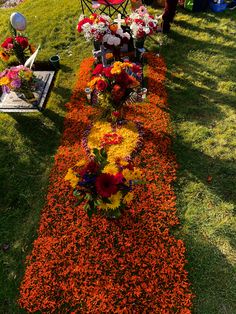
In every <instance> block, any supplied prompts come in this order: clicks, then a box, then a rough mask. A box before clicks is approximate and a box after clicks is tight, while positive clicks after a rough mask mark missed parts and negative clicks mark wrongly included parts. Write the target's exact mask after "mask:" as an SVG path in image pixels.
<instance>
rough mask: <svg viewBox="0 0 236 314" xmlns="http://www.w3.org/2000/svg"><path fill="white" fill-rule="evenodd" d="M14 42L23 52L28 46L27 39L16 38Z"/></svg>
mask: <svg viewBox="0 0 236 314" xmlns="http://www.w3.org/2000/svg"><path fill="white" fill-rule="evenodd" d="M16 41H17V42H18V43H19V44H20V46H21V48H22V49H23V50H24V49H26V48H27V47H28V46H29V42H28V38H27V37H22V36H17V37H16Z"/></svg>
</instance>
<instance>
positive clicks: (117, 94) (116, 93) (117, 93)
mask: <svg viewBox="0 0 236 314" xmlns="http://www.w3.org/2000/svg"><path fill="white" fill-rule="evenodd" d="M111 94H112V98H113V101H114V102H116V103H117V102H119V101H120V100H121V98H122V97H123V96H124V95H125V90H124V89H123V88H121V86H120V85H118V84H115V85H114V86H113V89H112V91H111Z"/></svg>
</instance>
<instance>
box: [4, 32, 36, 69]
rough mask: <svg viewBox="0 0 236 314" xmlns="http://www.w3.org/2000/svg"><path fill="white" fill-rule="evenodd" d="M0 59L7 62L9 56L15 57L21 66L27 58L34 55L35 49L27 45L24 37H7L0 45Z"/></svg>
mask: <svg viewBox="0 0 236 314" xmlns="http://www.w3.org/2000/svg"><path fill="white" fill-rule="evenodd" d="M1 48H2V51H0V59H2V61H4V62H7V61H8V60H9V58H10V56H11V55H15V56H16V58H17V59H18V61H19V62H20V63H21V64H24V63H25V61H26V59H27V56H28V55H30V54H32V53H34V51H35V48H34V47H33V46H32V45H31V44H29V41H28V38H27V37H25V36H12V37H7V38H6V39H5V41H4V42H3V43H2V44H1Z"/></svg>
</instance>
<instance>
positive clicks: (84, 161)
mask: <svg viewBox="0 0 236 314" xmlns="http://www.w3.org/2000/svg"><path fill="white" fill-rule="evenodd" d="M85 164H86V160H85V159H81V160H80V161H78V162H77V163H76V166H78V167H83V166H84V165H85Z"/></svg>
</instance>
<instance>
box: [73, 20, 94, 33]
mask: <svg viewBox="0 0 236 314" xmlns="http://www.w3.org/2000/svg"><path fill="white" fill-rule="evenodd" d="M86 23H89V24H93V22H92V21H91V20H90V19H89V18H88V17H86V18H84V19H83V20H82V21H80V22H79V23H78V25H77V31H78V32H79V33H81V32H82V27H83V25H84V24H86Z"/></svg>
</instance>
